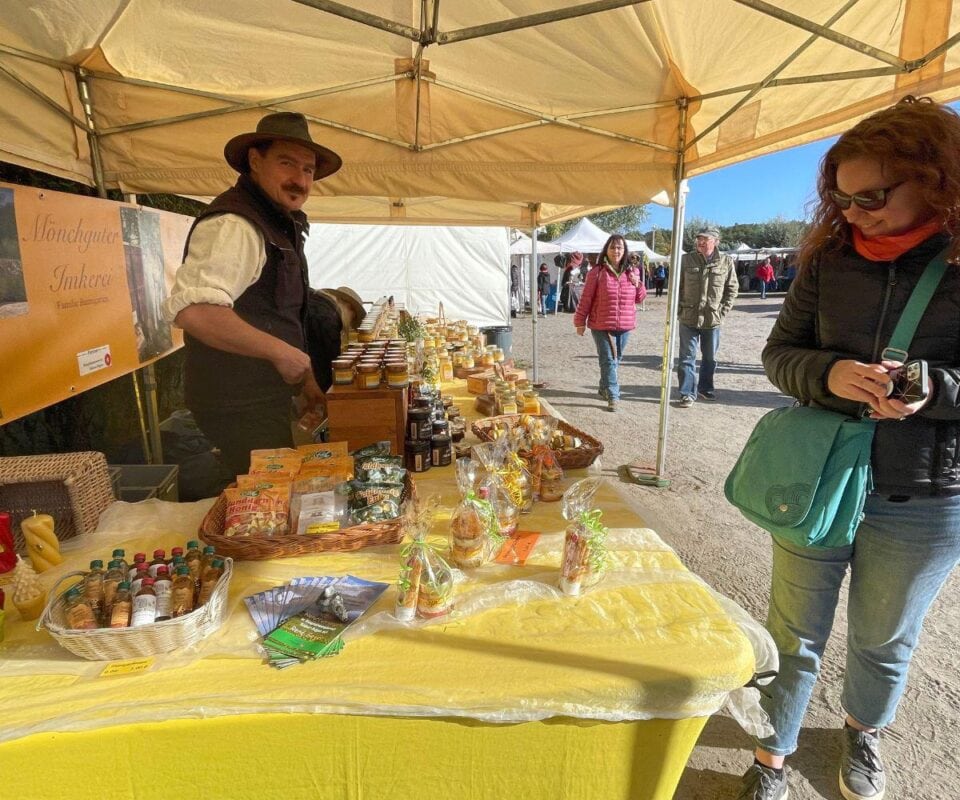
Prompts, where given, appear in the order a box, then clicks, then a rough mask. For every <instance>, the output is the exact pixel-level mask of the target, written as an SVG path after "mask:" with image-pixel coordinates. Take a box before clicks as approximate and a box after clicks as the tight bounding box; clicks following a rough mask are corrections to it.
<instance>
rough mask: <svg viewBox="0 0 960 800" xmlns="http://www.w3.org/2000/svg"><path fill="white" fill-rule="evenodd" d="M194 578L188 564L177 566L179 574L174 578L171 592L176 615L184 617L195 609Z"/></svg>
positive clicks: (173, 610) (172, 607)
mask: <svg viewBox="0 0 960 800" xmlns="http://www.w3.org/2000/svg"><path fill="white" fill-rule="evenodd" d="M195 588H196V587H195V586H194V583H193V578H191V577H190V567H188V566H187V565H186V564H184V565H183V566H180V567H177V574H176V576H175V577H174V579H173V592H172V594H171V603H170V606H171V611H172V614H173V616H174V617H182V616H183V615H184V614H189V613H190V612H191V611H193V594H194V590H195Z"/></svg>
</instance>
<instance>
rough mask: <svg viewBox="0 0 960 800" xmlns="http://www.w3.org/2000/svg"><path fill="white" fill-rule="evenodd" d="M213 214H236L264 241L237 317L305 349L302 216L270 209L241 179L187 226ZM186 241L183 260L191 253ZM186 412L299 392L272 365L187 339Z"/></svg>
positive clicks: (251, 184)
mask: <svg viewBox="0 0 960 800" xmlns="http://www.w3.org/2000/svg"><path fill="white" fill-rule="evenodd" d="M217 214H238V215H239V216H241V217H243V218H244V219H246V220H248V221H249V222H251V223H252V224H253V225H254V226H255V227H256V228H257V230H259V231H260V233H261V235H262V236H263V240H264V246H265V248H266V253H267V261H266V264H264V267H263V271H262V272H261V273H260V277H259V278H258V279H257V280H256V281H255V282H254V283H253V284H252V285H250V286H249V287H248V288H247V289H246V291H244V293H243V294H242V295H240V297H238V298H237V299H236V301H235V302H234V305H233V310H234V311H235V312H236V313H237V315H238V316H239V317H240V318H241V319H243V320H244V321H245V322H248V323H249V324H250V325H253V326H254V327H255V328H259V329H260V330H262V331H265V332H266V333H269V334H270V335H271V336H276V337H277V338H278V339H282V340H283V341H284V342H286V343H287V344H290V345H293V346H294V347H297V348H299V349H300V350H305V349H306V347H305V341H304V333H303V329H304V320H305V318H306V307H307V303H306V298H307V285H308V278H307V260H306V257H305V256H304V254H303V239H304V237H305V236H306V231H307V227H308V226H307V218H306V216H305V215H304V214H303V213H302V212H299V211H297V212H294V213H293V214H292V215H291V214H288V213H287V212H285V211H283V210H281V209H280V208H279V207H278V206H277V205H275V204H274V203H273V202H272V201H271V200H270V199H269V198H268V197H267V196H266V195H264V193H263V192H262V191H261V190H260V189H259V187H257V185H256V184H255V183H254V182H253V181H251V180H250V178H248V177H247V176H246V175H241V176H240V179H239V180H238V181H237V184H236V186H234V187H233V188H231V189H228V190H227V191H225V192H224V193H223V194H221V195H220V196H219V197H217V198H215V199H214V201H213V202H212V203H210V205H209V206H207V208H206V209H204V211H203V213H201V214H200V216H198V217H197V218H196V220H194V223H193V226H192V227H191V228H190V235H192V234H193V230H194V228H196V226H197V223H199V222H200V221H201V220H203V219H206V218H207V217H212V216H214V215H217ZM190 235H188V236H187V243H186V246H185V247H184V258H186V254H187V251H188V250H189V247H190ZM183 338H184V345H185V350H186V370H185V371H186V385H185V387H184V393H185V399H186V402H187V406H188V407H190V408H195V407H201V408H211V407H212V408H243V407H249V406H251V405H258V404H260V403H263V402H268V403H269V402H277V401H282V399H283V398H288V397H290V396H291V395H293V394H294V393H295V392H296V391H297V387H296V386H293V385H291V384H288V383H285V382H284V380H283V378H281V377H280V373H279V372H277V370H276V369H275V368H274V366H273V364H271V363H270V362H269V361H267V360H265V359H262V358H250V357H249V356H241V355H236V354H234V353H228V352H226V351H224V350H218V349H216V348H214V347H210V346H208V345H206V344H204V343H203V342H201V341H199V340H198V339H196V338H194V337H193V336H191V335H190V334H188V333H184V337H183Z"/></svg>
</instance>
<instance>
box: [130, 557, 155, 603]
mask: <svg viewBox="0 0 960 800" xmlns="http://www.w3.org/2000/svg"><path fill="white" fill-rule="evenodd" d="M149 577H150V565H149V564H147V562H146V561H141V562H140V563H139V564H137V572H136V575H134V577H133V580H132V581H130V594H131V595H132V596H133V597H136V596H137V592H139V591H140V587H141V586H143V579H144V578H149Z"/></svg>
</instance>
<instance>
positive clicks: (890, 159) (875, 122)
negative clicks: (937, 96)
mask: <svg viewBox="0 0 960 800" xmlns="http://www.w3.org/2000/svg"><path fill="white" fill-rule="evenodd" d="M855 158H869V159H872V160H874V161H877V162H879V163H880V165H881V167H882V169H883V172H884V174H885V175H886V176H888V177H889V178H890V180H891V181H902V180H914V181H916V182H917V183H918V184H919V185H920V196H921V197H922V198H923V200H924V201H925V202H926V203H927V205H928V206H929V207H930V208H931V209H933V211H934V214H935V216H936V217H937V218H938V219H939V220H940V221H941V223H942V224H943V228H944V230H945V231H946V232H947V233H948V234H949V235H950V237H951V238H952V239H953V242H952V244H951V249H950V259H951V261H955V262H956V261H958V260H960V238H958V237H957V234H958V233H960V116H958V115H957V113H956V112H955V111H954V110H953V109H951V108H948V107H947V106H943V105H940V104H939V103H936V102H934V101H933V100H931V99H930V98H929V97H921V98H916V97H913V96H912V95H908V96H907V97H904V98H903V99H902V100H900V101H899V102H898V103H896V105H893V106H891V107H890V108H886V109H884V110H883V111H878V112H877V113H876V114H873V115H871V116H869V117H867V118H866V119H863V120H860V122H858V123H857V124H856V125H855V126H854V127H853V128H851V129H850V130H849V131H847V132H846V133H845V134H843V136H841V137H840V139H839V140H838V141H837V143H836V144H835V145H833V147H831V148H830V149H829V150H828V151H827V152H826V154H825V155H824V157H823V161H821V162H820V174H819V176H818V177H817V195H818V200H817V201H816V207H815V209H814V211H813V218H812V221H811V224H810V228H809V230H808V231H807V234H806V236H804V238H803V242H802V243H801V245H800V264H801V267H802V266H803V265H805V264H808V263H810V261H811V260H812V259H813V258H815V257H817V256H820V255H822V254H824V253H830V252H836V251H838V250H840V249H841V248H842V247H843V246H844V245H845V244H849V243H850V242H851V241H852V237H851V233H850V224H849V223H848V222H847V221H846V220H845V219H844V217H843V214H842V213H841V211H840V209H839V208H838V207H837V205H836V204H835V203H834V202H833V200H832V199H831V198H830V195H829V192H830V191H831V190H833V189H836V188H837V167H838V166H839V165H840V164H841V163H842V162H844V161H851V160H853V159H855Z"/></svg>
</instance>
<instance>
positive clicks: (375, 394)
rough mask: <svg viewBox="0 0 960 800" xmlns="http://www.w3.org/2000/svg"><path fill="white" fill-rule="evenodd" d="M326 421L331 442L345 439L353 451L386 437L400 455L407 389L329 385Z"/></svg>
mask: <svg viewBox="0 0 960 800" xmlns="http://www.w3.org/2000/svg"><path fill="white" fill-rule="evenodd" d="M327 421H328V422H327V424H328V427H329V433H330V441H332V442H346V443H347V447H348V448H349V449H350V450H356V449H357V448H358V447H365V446H366V445H368V444H373V443H374V442H379V441H383V440H389V441H390V442H391V449H392V452H393V453H394V454H396V455H403V440H404V433H405V431H406V424H407V390H406V389H390V388H388V387H386V386H381V387H380V388H379V389H358V388H356V387H355V386H343V385H339V386H338V385H334V386H331V387H330V390H329V391H328V392H327Z"/></svg>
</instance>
